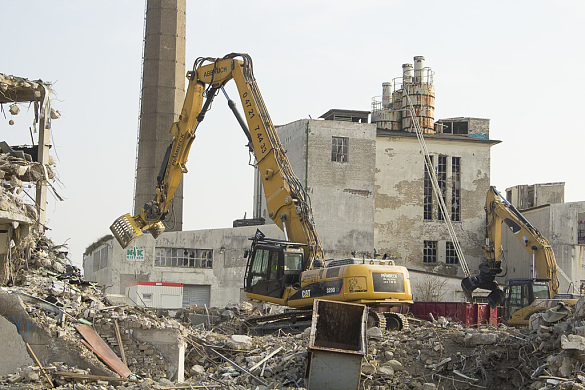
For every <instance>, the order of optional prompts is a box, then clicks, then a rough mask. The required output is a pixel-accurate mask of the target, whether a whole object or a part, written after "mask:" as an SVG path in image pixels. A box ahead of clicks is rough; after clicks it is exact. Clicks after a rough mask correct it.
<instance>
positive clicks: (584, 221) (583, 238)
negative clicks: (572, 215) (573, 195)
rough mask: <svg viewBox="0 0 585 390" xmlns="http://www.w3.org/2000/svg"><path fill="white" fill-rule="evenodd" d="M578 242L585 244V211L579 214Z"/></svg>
mask: <svg viewBox="0 0 585 390" xmlns="http://www.w3.org/2000/svg"><path fill="white" fill-rule="evenodd" d="M577 235H578V236H577V244H579V245H585V213H578V214H577Z"/></svg>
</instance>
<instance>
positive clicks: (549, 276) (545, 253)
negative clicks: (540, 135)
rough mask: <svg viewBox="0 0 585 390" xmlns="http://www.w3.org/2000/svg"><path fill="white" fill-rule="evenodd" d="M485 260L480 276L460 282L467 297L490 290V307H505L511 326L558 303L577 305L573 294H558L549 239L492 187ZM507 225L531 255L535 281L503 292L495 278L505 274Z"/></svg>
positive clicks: (515, 283) (511, 283) (514, 281)
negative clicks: (503, 237) (503, 261)
mask: <svg viewBox="0 0 585 390" xmlns="http://www.w3.org/2000/svg"><path fill="white" fill-rule="evenodd" d="M485 212H486V244H485V245H484V246H483V250H484V255H485V260H484V261H483V262H482V264H480V266H479V274H478V275H477V276H473V277H469V278H465V279H463V280H462V282H461V286H462V288H463V290H464V291H465V292H466V293H467V294H468V295H471V293H472V292H473V291H474V290H475V289H477V288H480V289H485V290H491V292H490V294H489V295H488V303H489V304H490V306H491V307H496V306H500V305H503V307H504V319H505V320H507V322H508V324H510V325H520V326H523V325H528V322H529V319H530V316H531V315H533V314H535V313H539V312H544V311H546V310H548V309H551V308H554V307H556V306H557V305H558V304H559V302H562V303H565V304H574V303H575V302H576V299H575V298H574V297H573V296H572V295H571V294H559V282H558V278H557V262H556V260H555V255H554V253H553V250H552V247H551V245H550V243H549V242H548V240H547V239H546V238H545V237H544V236H543V235H542V234H541V233H540V232H539V231H538V229H536V228H535V227H534V226H533V225H532V224H531V223H530V222H528V220H527V219H526V218H524V216H523V215H522V214H521V213H520V212H519V211H518V210H517V209H516V208H515V207H514V206H513V205H512V204H511V203H510V202H508V201H507V200H506V198H504V197H503V196H502V194H500V192H499V191H498V190H497V189H496V188H495V187H494V186H491V187H490V189H489V190H488V193H487V196H486V205H485ZM503 224H506V226H507V227H508V228H510V230H511V231H512V233H513V235H514V237H515V238H516V239H518V240H519V241H520V242H521V243H522V246H523V247H524V249H526V251H528V253H530V255H531V256H532V269H533V275H532V278H525V279H510V280H508V281H507V284H506V287H505V289H504V291H502V290H501V289H500V288H499V286H498V283H497V282H496V281H495V278H496V276H497V275H498V274H500V273H501V272H502V252H501V246H502V245H501V244H502V227H503Z"/></svg>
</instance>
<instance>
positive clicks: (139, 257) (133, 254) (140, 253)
mask: <svg viewBox="0 0 585 390" xmlns="http://www.w3.org/2000/svg"><path fill="white" fill-rule="evenodd" d="M126 260H128V261H144V249H137V248H130V249H126Z"/></svg>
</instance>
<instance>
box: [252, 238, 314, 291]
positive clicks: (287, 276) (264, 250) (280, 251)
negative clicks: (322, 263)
mask: <svg viewBox="0 0 585 390" xmlns="http://www.w3.org/2000/svg"><path fill="white" fill-rule="evenodd" d="M303 246H304V245H303V244H299V243H293V242H290V241H284V240H275V239H265V238H262V239H256V238H254V239H253V242H252V247H251V249H250V251H249V252H248V263H247V266H246V276H245V279H244V290H245V291H246V292H247V293H250V294H255V295H256V294H257V295H261V296H265V297H270V298H273V299H282V297H283V295H284V291H285V289H286V288H287V287H289V286H295V285H298V286H299V287H300V275H301V273H302V272H303V264H304V251H303V248H302V247H303Z"/></svg>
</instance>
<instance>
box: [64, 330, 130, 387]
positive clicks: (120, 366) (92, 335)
mask: <svg viewBox="0 0 585 390" xmlns="http://www.w3.org/2000/svg"><path fill="white" fill-rule="evenodd" d="M75 329H77V331H78V332H79V333H80V334H81V336H83V338H84V339H85V341H86V342H87V344H86V345H87V346H89V347H90V349H91V350H92V351H93V352H94V353H95V354H96V355H98V356H99V357H100V359H102V360H103V361H104V363H106V364H107V365H108V366H109V367H110V368H111V369H112V370H114V371H115V372H117V373H118V374H119V375H120V376H121V377H122V378H128V376H129V375H130V374H132V371H130V369H129V368H128V366H127V365H125V364H124V362H122V361H121V360H120V358H119V357H118V356H117V355H116V354H115V353H114V351H112V349H111V348H110V347H109V346H108V344H106V342H105V341H104V340H103V339H102V338H101V337H100V335H99V334H97V332H96V331H95V329H93V328H92V327H91V326H89V325H84V324H78V325H76V326H75ZM84 344H85V343H84Z"/></svg>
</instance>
